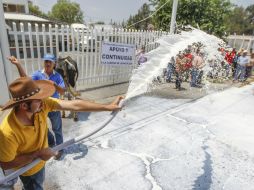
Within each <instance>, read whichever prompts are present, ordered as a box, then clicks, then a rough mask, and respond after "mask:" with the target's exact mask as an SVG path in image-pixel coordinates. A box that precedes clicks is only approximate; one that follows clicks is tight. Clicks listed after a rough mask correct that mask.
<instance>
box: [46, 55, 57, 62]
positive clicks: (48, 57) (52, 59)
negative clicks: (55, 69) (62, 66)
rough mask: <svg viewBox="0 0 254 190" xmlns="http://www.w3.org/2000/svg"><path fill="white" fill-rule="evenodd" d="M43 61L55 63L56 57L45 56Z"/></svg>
mask: <svg viewBox="0 0 254 190" xmlns="http://www.w3.org/2000/svg"><path fill="white" fill-rule="evenodd" d="M43 61H51V62H56V57H55V55H54V54H45V55H44V57H43Z"/></svg>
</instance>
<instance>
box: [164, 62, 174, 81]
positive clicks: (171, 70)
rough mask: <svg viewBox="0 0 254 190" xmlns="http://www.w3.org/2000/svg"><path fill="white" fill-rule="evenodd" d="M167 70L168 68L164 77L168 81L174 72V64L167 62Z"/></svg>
mask: <svg viewBox="0 0 254 190" xmlns="http://www.w3.org/2000/svg"><path fill="white" fill-rule="evenodd" d="M167 70H168V71H167V78H166V80H167V81H168V82H170V81H171V79H172V76H173V74H174V70H175V67H174V65H173V64H172V63H169V64H168V68H167Z"/></svg>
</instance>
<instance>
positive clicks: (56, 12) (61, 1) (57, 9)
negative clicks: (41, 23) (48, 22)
mask: <svg viewBox="0 0 254 190" xmlns="http://www.w3.org/2000/svg"><path fill="white" fill-rule="evenodd" d="M49 16H50V17H51V18H53V19H57V20H60V21H62V22H66V23H68V24H72V23H83V22H84V18H83V12H82V10H81V9H80V5H79V4H78V3H75V2H71V1H69V0H58V1H57V3H56V4H55V5H54V6H53V7H52V9H51V12H50V13H49Z"/></svg>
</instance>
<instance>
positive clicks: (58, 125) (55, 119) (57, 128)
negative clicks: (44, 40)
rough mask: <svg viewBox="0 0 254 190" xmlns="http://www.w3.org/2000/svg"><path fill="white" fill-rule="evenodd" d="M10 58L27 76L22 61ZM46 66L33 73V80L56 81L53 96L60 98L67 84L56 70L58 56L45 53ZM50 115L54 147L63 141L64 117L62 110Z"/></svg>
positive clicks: (22, 75)
mask: <svg viewBox="0 0 254 190" xmlns="http://www.w3.org/2000/svg"><path fill="white" fill-rule="evenodd" d="M9 60H10V61H11V62H12V64H14V65H16V67H17V68H18V71H19V74H20V76H21V77H25V76H27V75H26V73H25V71H24V69H23V68H22V66H21V64H20V62H19V61H18V60H17V59H16V58H15V57H14V56H11V57H10V58H9ZM43 61H44V68H43V69H42V70H38V71H35V72H34V73H33V74H32V76H31V77H32V79H33V80H51V81H53V82H54V83H55V87H56V91H55V92H54V94H53V95H52V97H53V98H60V94H61V95H63V94H64V91H65V84H64V80H63V78H62V76H61V75H60V74H59V73H58V72H56V71H55V70H54V67H55V62H56V57H55V56H54V55H53V54H45V55H44V57H43ZM48 117H49V119H50V122H51V125H52V130H53V132H54V135H53V134H52V133H51V132H50V131H48V142H49V146H50V147H53V146H55V145H59V144H61V143H63V132H62V118H61V113H60V111H53V112H49V114H48ZM62 153H63V151H59V152H58V154H57V155H56V156H55V159H59V158H60V157H61V155H62Z"/></svg>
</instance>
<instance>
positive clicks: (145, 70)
mask: <svg viewBox="0 0 254 190" xmlns="http://www.w3.org/2000/svg"><path fill="white" fill-rule="evenodd" d="M157 42H158V43H159V44H160V46H159V47H158V48H156V49H154V50H152V51H151V52H149V53H147V54H146V57H147V58H148V61H147V62H146V63H144V64H143V65H141V66H140V67H138V68H137V69H135V70H134V71H133V75H132V77H131V79H130V85H129V88H128V91H127V95H126V98H125V99H126V100H127V99H130V98H132V97H135V96H138V95H141V94H144V93H146V92H148V91H149V90H150V86H151V83H152V81H153V79H154V77H155V76H159V75H161V73H162V70H163V68H166V67H167V64H168V62H169V61H170V58H171V57H172V56H174V57H175V56H176V55H177V54H178V52H179V51H183V50H184V49H186V48H187V46H188V45H192V44H193V43H197V42H201V43H202V44H203V45H204V48H203V50H204V52H205V58H204V59H205V60H206V61H208V60H215V59H216V60H218V59H219V60H223V57H222V56H221V55H220V54H219V52H218V48H219V47H220V44H223V43H224V42H223V41H222V40H221V39H219V38H217V37H215V36H213V35H209V34H207V33H205V32H203V31H201V30H198V29H194V28H193V30H192V31H189V32H185V31H182V32H181V34H173V35H167V36H164V37H162V38H160V39H159V40H158V41H157ZM208 70H209V68H208V64H206V66H205V68H204V71H205V72H206V71H208Z"/></svg>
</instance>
